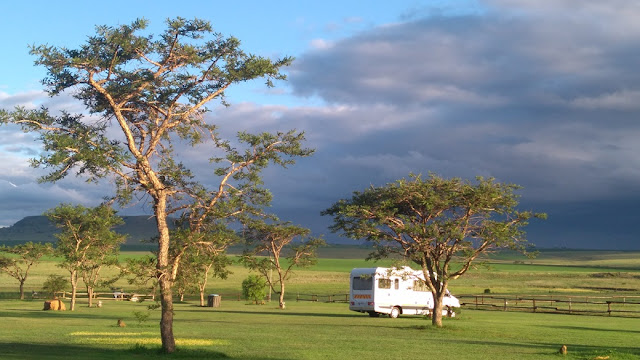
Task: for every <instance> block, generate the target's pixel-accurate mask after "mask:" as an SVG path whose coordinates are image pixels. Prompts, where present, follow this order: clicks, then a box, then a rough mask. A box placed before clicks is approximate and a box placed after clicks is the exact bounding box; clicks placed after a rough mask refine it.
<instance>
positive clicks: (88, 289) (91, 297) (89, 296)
mask: <svg viewBox="0 0 640 360" xmlns="http://www.w3.org/2000/svg"><path fill="white" fill-rule="evenodd" d="M87 297H88V298H89V307H92V306H93V288H92V287H91V286H87Z"/></svg>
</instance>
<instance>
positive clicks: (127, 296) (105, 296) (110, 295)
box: [54, 291, 155, 301]
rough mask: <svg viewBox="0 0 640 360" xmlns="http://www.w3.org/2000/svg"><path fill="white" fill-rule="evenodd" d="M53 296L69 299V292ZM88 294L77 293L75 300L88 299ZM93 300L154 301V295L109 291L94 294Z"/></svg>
mask: <svg viewBox="0 0 640 360" xmlns="http://www.w3.org/2000/svg"><path fill="white" fill-rule="evenodd" d="M54 296H55V297H57V298H61V299H67V298H71V292H70V291H58V292H56V293H54ZM88 298H89V293H86V292H77V293H76V299H88ZM93 298H94V299H95V300H133V301H140V300H155V295H154V294H139V293H127V292H122V291H115V292H114V291H110V292H94V293H93Z"/></svg>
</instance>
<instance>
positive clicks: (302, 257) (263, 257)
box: [241, 222, 324, 309]
mask: <svg viewBox="0 0 640 360" xmlns="http://www.w3.org/2000/svg"><path fill="white" fill-rule="evenodd" d="M309 232H310V231H309V229H305V228H303V227H299V226H296V225H293V224H291V223H288V222H275V223H266V222H256V223H253V224H252V225H251V226H250V227H249V230H248V231H247V233H246V234H245V237H246V240H247V249H245V251H244V252H243V254H242V257H241V261H242V262H243V263H244V264H245V265H246V266H247V267H249V268H250V269H252V270H255V271H258V272H259V273H260V274H261V275H262V276H264V277H265V279H266V280H267V285H269V287H271V290H273V291H274V292H276V293H278V294H279V307H280V309H284V308H285V303H284V293H285V282H286V281H287V280H288V279H289V278H290V277H291V274H292V270H293V268H294V267H304V266H309V265H313V264H315V261H316V250H317V248H318V247H319V246H321V245H323V244H324V241H323V240H322V239H319V238H307V237H308V235H309ZM295 240H297V241H295ZM273 270H275V272H276V274H275V275H276V276H277V278H275V279H274V278H273V276H272V271H273ZM276 287H277V288H276Z"/></svg>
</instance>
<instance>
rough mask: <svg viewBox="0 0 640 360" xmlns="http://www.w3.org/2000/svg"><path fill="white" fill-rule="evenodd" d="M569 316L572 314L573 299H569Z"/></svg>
mask: <svg viewBox="0 0 640 360" xmlns="http://www.w3.org/2000/svg"><path fill="white" fill-rule="evenodd" d="M569 314H571V298H569Z"/></svg>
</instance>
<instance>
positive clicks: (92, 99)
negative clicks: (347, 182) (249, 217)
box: [3, 18, 312, 353]
mask: <svg viewBox="0 0 640 360" xmlns="http://www.w3.org/2000/svg"><path fill="white" fill-rule="evenodd" d="M146 26H147V21H145V20H137V21H135V22H133V23H132V24H130V25H121V26H118V27H109V26H99V27H97V33H96V35H94V36H91V37H89V38H88V40H87V42H86V43H85V44H83V45H82V46H80V47H79V48H77V49H68V48H64V47H55V46H48V45H41V46H34V47H33V48H32V50H31V53H32V54H33V55H35V56H37V60H36V64H38V65H42V66H44V67H45V68H46V69H47V71H48V76H47V77H46V78H45V79H44V81H43V83H44V84H45V86H46V88H47V90H48V92H49V94H51V95H52V96H54V95H58V94H60V93H62V92H65V91H68V93H70V94H71V95H72V96H73V97H75V98H76V99H78V100H80V101H82V102H83V103H84V104H85V106H86V108H87V110H88V111H89V112H90V113H91V114H92V115H93V116H92V117H91V118H88V119H87V118H84V117H83V116H80V115H72V114H69V113H62V114H61V115H59V116H58V115H56V116H52V115H51V114H50V113H49V112H48V111H46V110H45V109H41V110H37V111H24V110H19V111H15V112H13V113H12V114H3V118H4V119H5V121H6V120H7V117H10V118H9V119H8V120H9V121H12V122H15V123H19V124H21V125H22V126H23V129H24V130H25V131H32V132H36V133H39V134H40V135H41V140H42V142H43V143H44V148H45V150H46V152H45V153H44V155H43V156H42V157H41V158H39V159H35V160H33V164H34V165H35V166H44V167H47V168H49V169H51V172H50V173H49V174H48V175H47V176H45V177H44V178H43V180H44V181H56V180H59V179H61V178H63V177H64V176H65V175H67V174H68V173H70V172H72V171H73V170H76V171H77V173H79V174H84V175H86V176H88V180H97V179H99V178H102V177H106V176H112V175H113V176H114V177H115V180H114V183H115V184H116V185H117V196H118V198H119V199H120V200H121V201H122V202H123V203H124V202H127V201H129V200H131V199H134V198H138V199H149V201H150V203H151V205H152V208H153V212H154V215H155V220H156V222H157V228H158V234H159V236H158V253H157V263H156V277H157V279H158V282H159V285H160V290H161V304H162V316H161V320H160V334H161V338H162V348H163V350H164V351H165V352H169V353H171V352H173V351H175V340H174V336H173V299H172V289H171V287H172V283H173V280H174V279H175V276H176V273H177V270H178V267H179V263H180V257H175V258H173V260H175V261H173V263H171V259H170V254H169V253H170V244H171V237H170V234H169V226H168V223H167V218H168V216H169V215H171V214H175V213H177V212H180V211H184V210H186V209H189V211H191V212H192V213H194V214H196V215H194V216H195V217H197V219H194V221H196V222H197V221H198V219H200V220H202V219H205V218H207V217H209V216H211V214H212V213H214V212H215V209H216V208H217V207H218V206H219V204H221V203H227V204H229V206H230V207H235V208H236V211H237V212H242V211H244V209H245V208H244V207H243V205H242V203H243V201H244V199H247V198H251V194H252V193H256V192H260V191H258V190H256V189H258V188H259V185H260V184H261V180H260V176H259V172H260V171H261V170H262V169H263V168H264V167H266V166H267V165H268V164H269V163H275V164H279V165H282V166H286V165H287V164H291V163H293V158H294V157H295V156H306V155H309V154H310V153H311V152H312V151H311V150H309V149H304V148H303V147H302V146H301V142H302V141H303V140H304V135H303V134H302V133H298V132H295V131H286V132H279V133H275V134H269V133H262V134H250V133H246V132H240V133H238V136H237V141H235V142H233V143H232V142H231V141H228V140H225V139H221V138H220V137H219V135H218V133H217V127H216V126H215V125H214V124H213V123H211V121H210V120H211V119H212V117H211V116H208V115H207V108H206V106H207V104H208V103H209V102H210V101H211V100H214V99H216V98H217V99H219V100H220V101H221V102H222V103H223V104H226V102H225V101H224V92H225V90H226V89H228V88H229V87H230V86H231V85H233V84H237V83H241V82H245V81H249V80H252V79H260V78H262V79H265V80H266V83H267V85H268V86H272V80H274V79H284V78H285V75H284V74H282V73H281V70H280V69H281V68H282V67H283V66H287V65H289V64H290V63H291V61H292V58H290V57H283V58H281V59H276V60H270V59H267V58H264V57H260V56H255V55H251V54H248V53H245V52H244V51H243V50H241V48H240V42H239V40H238V39H236V38H233V37H223V36H221V35H220V34H217V33H214V32H213V30H212V28H211V25H210V24H209V22H207V21H203V20H199V19H194V20H185V19H182V18H176V19H173V20H168V21H167V29H166V31H164V32H163V33H162V34H160V36H158V37H153V36H151V35H144V34H141V32H142V31H143V30H144V29H145V28H146ZM176 143H178V144H177V145H179V146H188V145H189V146H196V145H199V144H205V145H209V147H208V148H202V149H199V153H200V154H211V159H210V160H211V161H212V162H214V163H217V164H219V165H218V168H217V169H216V170H215V171H214V172H213V173H212V174H210V175H209V176H208V178H207V179H206V181H207V182H208V183H209V184H211V182H214V183H215V184H214V185H213V186H206V185H201V184H199V183H197V179H195V178H194V174H193V173H192V172H191V171H190V170H189V169H188V168H187V166H185V165H184V164H183V163H182V162H181V160H180V157H179V155H178V152H177V151H176V148H180V147H179V146H175V145H176ZM262 193H263V194H264V195H265V197H266V198H268V196H267V195H268V194H267V193H266V192H264V191H262ZM134 195H137V196H134ZM248 201H250V200H248ZM194 209H196V210H197V211H194Z"/></svg>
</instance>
